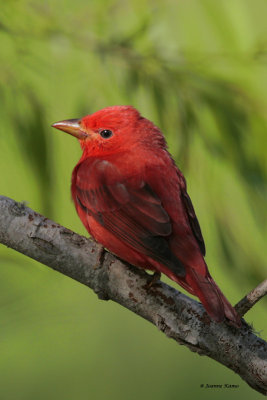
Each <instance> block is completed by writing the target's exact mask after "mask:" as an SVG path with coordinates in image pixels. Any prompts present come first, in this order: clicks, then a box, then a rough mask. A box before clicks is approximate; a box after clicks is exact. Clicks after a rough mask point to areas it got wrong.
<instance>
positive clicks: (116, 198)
mask: <svg viewBox="0 0 267 400" xmlns="http://www.w3.org/2000/svg"><path fill="white" fill-rule="evenodd" d="M54 126H55V127H56V128H58V129H61V130H64V131H66V132H68V133H71V134H72V135H74V136H76V137H78V138H79V139H80V143H81V147H82V149H83V155H82V157H81V159H80V161H79V163H78V164H77V165H76V167H75V168H74V171H73V174H72V185H71V192H72V197H73V200H74V203H75V206H76V210H77V213H78V215H79V217H80V219H81V220H82V222H83V224H84V225H85V227H86V229H87V230H88V232H89V233H90V235H92V236H93V237H94V238H95V239H96V240H97V241H98V242H99V243H101V244H102V245H103V246H104V247H105V248H107V249H108V250H110V251H111V252H112V253H114V254H116V255H118V256H119V257H120V258H122V259H123V260H126V261H127V262H129V263H130V264H133V265H135V266H138V267H141V268H146V269H150V270H153V271H159V272H162V273H164V274H165V275H167V276H168V277H169V278H171V279H172V280H173V281H175V282H177V283H179V284H180V285H181V286H182V287H183V288H184V289H186V290H187V291H188V292H189V293H191V294H193V295H196V296H197V297H198V298H199V299H200V300H201V302H202V304H203V305H204V307H205V309H206V311H207V312H208V314H209V315H210V316H211V318H212V319H214V320H215V321H217V322H220V321H222V320H224V319H225V317H226V319H227V320H229V321H231V323H232V324H234V325H235V326H240V318H239V316H238V315H237V313H236V311H235V310H234V308H233V307H232V306H231V305H230V303H229V302H228V301H227V299H226V298H225V296H224V295H223V294H222V292H221V291H220V289H219V288H218V286H217V285H216V283H215V282H214V280H213V279H212V278H211V276H210V274H209V271H208V269H207V265H206V263H205V261H204V256H205V245H204V240H203V237H202V233H201V230H200V226H199V223H198V220H197V217H196V215H195V212H194V208H193V205H192V203H191V200H190V197H189V196H188V194H187V191H186V182H185V179H184V177H183V175H182V173H181V171H180V170H179V169H178V168H177V166H176V165H175V163H174V161H173V159H172V157H171V155H170V154H169V152H168V151H167V148H166V142H165V139H164V137H163V135H162V133H161V132H160V130H159V129H158V128H157V127H156V126H154V125H153V123H152V122H150V121H149V120H147V119H145V118H143V117H141V116H140V114H139V112H138V111H137V110H136V109H134V108H133V107H130V106H114V107H107V108H105V109H103V110H100V111H98V112H96V113H94V114H91V115H88V116H86V117H84V118H82V119H80V120H69V121H61V122H59V123H56V124H54Z"/></svg>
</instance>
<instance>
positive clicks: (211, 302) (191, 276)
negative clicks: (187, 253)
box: [178, 268, 241, 328]
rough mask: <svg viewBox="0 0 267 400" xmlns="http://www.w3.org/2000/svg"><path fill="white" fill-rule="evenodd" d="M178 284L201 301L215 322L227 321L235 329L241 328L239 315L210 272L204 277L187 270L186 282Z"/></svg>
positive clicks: (192, 270)
mask: <svg viewBox="0 0 267 400" xmlns="http://www.w3.org/2000/svg"><path fill="white" fill-rule="evenodd" d="M178 283H179V284H180V285H181V286H183V287H184V288H185V289H186V290H187V291H189V292H190V293H192V294H194V295H195V296H197V297H198V298H199V299H200V301H201V303H202V304H203V306H204V307H205V309H206V311H207V313H208V314H209V315H210V317H211V318H212V319H213V320H214V321H216V322H221V321H223V320H225V319H227V320H228V321H229V322H230V323H231V324H232V325H234V326H235V327H238V328H239V327H240V326H241V320H240V317H239V315H238V314H237V312H236V310H235V309H234V308H233V307H232V306H231V304H230V303H229V301H228V300H227V299H226V297H225V296H224V294H223V293H222V292H221V290H220V289H219V287H218V286H217V285H216V283H215V282H214V280H213V279H212V277H211V276H210V274H209V272H208V271H207V273H206V275H205V276H203V275H201V274H197V273H196V272H195V271H194V269H192V268H190V270H187V274H186V282H185V281H183V282H182V281H181V279H179V281H178Z"/></svg>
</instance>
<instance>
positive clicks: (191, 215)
mask: <svg viewBox="0 0 267 400" xmlns="http://www.w3.org/2000/svg"><path fill="white" fill-rule="evenodd" d="M181 193H182V199H183V203H184V206H185V209H186V212H187V215H188V219H189V222H190V226H191V229H192V231H193V234H194V235H195V238H196V240H197V242H198V245H199V248H200V250H201V253H202V254H203V256H205V254H206V248H205V243H204V239H203V236H202V232H201V229H200V225H199V222H198V219H197V216H196V213H195V210H194V207H193V204H192V201H191V199H190V197H189V195H188V193H187V191H186V190H185V189H183V190H182V192H181Z"/></svg>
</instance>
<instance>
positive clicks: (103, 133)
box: [99, 129, 113, 139]
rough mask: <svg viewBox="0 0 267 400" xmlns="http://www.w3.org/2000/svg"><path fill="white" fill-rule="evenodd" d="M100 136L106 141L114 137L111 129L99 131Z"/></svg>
mask: <svg viewBox="0 0 267 400" xmlns="http://www.w3.org/2000/svg"><path fill="white" fill-rule="evenodd" d="M99 134H100V136H102V138H104V139H108V138H110V137H111V136H112V135H113V132H112V131H111V130H110V129H102V130H101V131H99Z"/></svg>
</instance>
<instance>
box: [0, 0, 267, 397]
mask: <svg viewBox="0 0 267 400" xmlns="http://www.w3.org/2000/svg"><path fill="white" fill-rule="evenodd" d="M266 13H267V3H266V1H265V0H232V1H227V0H222V1H216V0H199V1H197V0H180V1H177V0H165V1H160V0H153V1H152V0H131V1H122V0H121V1H119V0H102V1H100V0H98V1H97V0H91V1H86V0H76V1H71V0H65V1H63V0H53V1H52V0H46V1H41V0H35V1H33V0H9V1H5V0H0V104H1V107H0V120H1V128H0V171H1V175H0V185H1V186H0V187H1V194H2V195H6V196H10V197H12V198H14V199H15V200H17V201H26V202H27V203H28V205H29V206H30V207H31V208H34V209H35V210H38V211H39V212H41V213H44V214H45V215H46V216H47V217H50V218H53V219H55V220H56V221H57V222H59V223H61V224H63V225H65V226H67V227H68V228H70V229H73V230H75V231H77V232H79V233H81V234H86V232H85V230H84V228H83V227H82V225H81V222H80V221H79V219H78V217H77V215H76V213H75V210H74V207H73V205H72V204H71V200H70V193H69V186H70V175H71V171H72V168H73V167H74V165H75V163H76V162H77V161H78V159H79V157H80V149H79V145H78V143H76V142H75V140H74V139H73V138H72V137H70V136H68V135H64V134H63V133H62V132H57V131H55V130H52V129H51V128H50V125H51V123H52V122H54V121H58V120H61V119H65V118H74V117H81V116H83V115H85V114H88V113H91V112H94V111H96V110H98V109H100V108H103V107H105V106H109V105H114V104H132V105H134V106H135V107H137V108H138V109H139V110H140V111H141V112H142V114H143V115H144V116H145V117H147V118H150V119H152V120H153V121H154V122H156V123H157V124H158V125H159V126H160V127H161V128H162V130H163V131H164V132H165V134H166V136H167V140H168V143H169V147H170V151H171V152H172V154H173V155H174V157H175V159H176V161H177V163H178V165H179V166H180V168H181V169H182V171H183V172H184V174H185V175H186V177H187V181H188V188H189V193H190V195H191V197H192V200H193V203H194V205H195V208H196V211H197V214H198V217H199V220H200V223H201V226H202V230H203V234H204V237H205V240H206V246H207V263H208V265H209V268H210V271H211V273H212V275H213V277H214V278H215V280H216V281H217V282H218V284H219V285H220V287H221V288H222V290H223V291H224V292H225V294H226V295H227V297H228V298H229V300H230V301H231V302H232V303H235V302H237V301H238V300H239V299H240V298H241V297H242V296H243V295H244V294H245V293H246V292H248V291H249V290H250V289H251V288H252V287H253V286H254V285H256V284H257V283H259V282H260V281H261V280H263V279H264V278H265V277H266V258H265V257H266V255H265V253H266V233H267V232H266V231H267V228H266V226H267V213H266V189H267V186H266V177H267V163H266V145H267V136H266V115H265V110H266V105H267V97H266V88H267V75H266V61H267V53H266V50H267V36H266V34H267V25H266ZM0 265H1V269H0V354H1V356H0V398H1V399H4V400H9V399H12V400H13V399H15V400H24V399H25V400H26V399H27V400H29V399H40V400H42V399H63V400H73V399H77V400H84V399H101V400H102V399H106V398H109V399H118V400H119V399H123V400H124V399H136V398H138V399H142V400H143V399H150V398H153V399H154V400H162V399H178V398H189V396H190V398H191V397H192V398H196V397H197V398H198V399H202V398H203V399H204V398H205V399H209V398H211V399H214V398H216V399H224V398H225V397H226V396H227V397H228V399H236V398H240V399H241V398H243V397H245V398H246V399H257V398H260V397H261V395H260V394H258V393H256V392H254V391H253V390H252V389H250V388H249V387H248V386H247V385H246V384H245V383H244V382H243V381H241V379H239V377H238V376H237V375H235V374H234V373H232V372H231V371H228V370H227V369H226V368H224V367H223V366H221V365H219V364H217V363H216V362H215V361H212V360H210V359H208V358H205V357H199V356H198V355H196V354H193V353H190V352H189V351H188V350H187V349H186V348H183V347H182V346H178V345H177V344H176V343H175V342H173V341H171V340H170V339H167V338H166V337H164V335H163V334H162V333H160V332H158V331H157V330H156V329H155V328H154V327H153V326H152V325H150V324H149V323H147V322H145V321H143V320H141V319H140V318H139V317H137V316H135V315H133V314H131V313H129V312H128V311H127V310H124V309H123V308H122V307H120V306H118V305H116V304H113V303H111V302H101V301H99V300H98V299H97V298H96V296H95V295H94V294H93V293H91V291H90V290H89V289H87V288H85V287H82V286H81V285H80V284H78V283H76V282H74V281H72V280H70V279H68V278H65V277H63V276H61V275H60V274H58V273H56V272H54V271H51V270H49V269H48V268H47V267H44V266H43V265H40V264H38V263H36V262H34V261H32V260H30V259H28V258H26V257H24V256H21V255H19V254H17V253H15V252H14V251H12V250H10V249H6V248H4V247H3V246H2V247H1V248H0ZM172 284H173V283H172ZM247 320H248V321H249V322H253V325H254V327H255V329H256V331H260V332H261V335H262V337H264V336H265V338H266V328H267V326H266V301H265V302H264V301H262V302H261V303H260V304H258V305H257V306H256V307H254V308H253V310H252V311H250V312H249V313H248V315H247ZM202 383H204V384H205V383H210V384H224V383H229V384H238V385H240V386H239V388H238V389H224V390H222V389H221V390H220V389H217V390H212V389H209V390H208V389H202V388H200V385H201V384H202Z"/></svg>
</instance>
